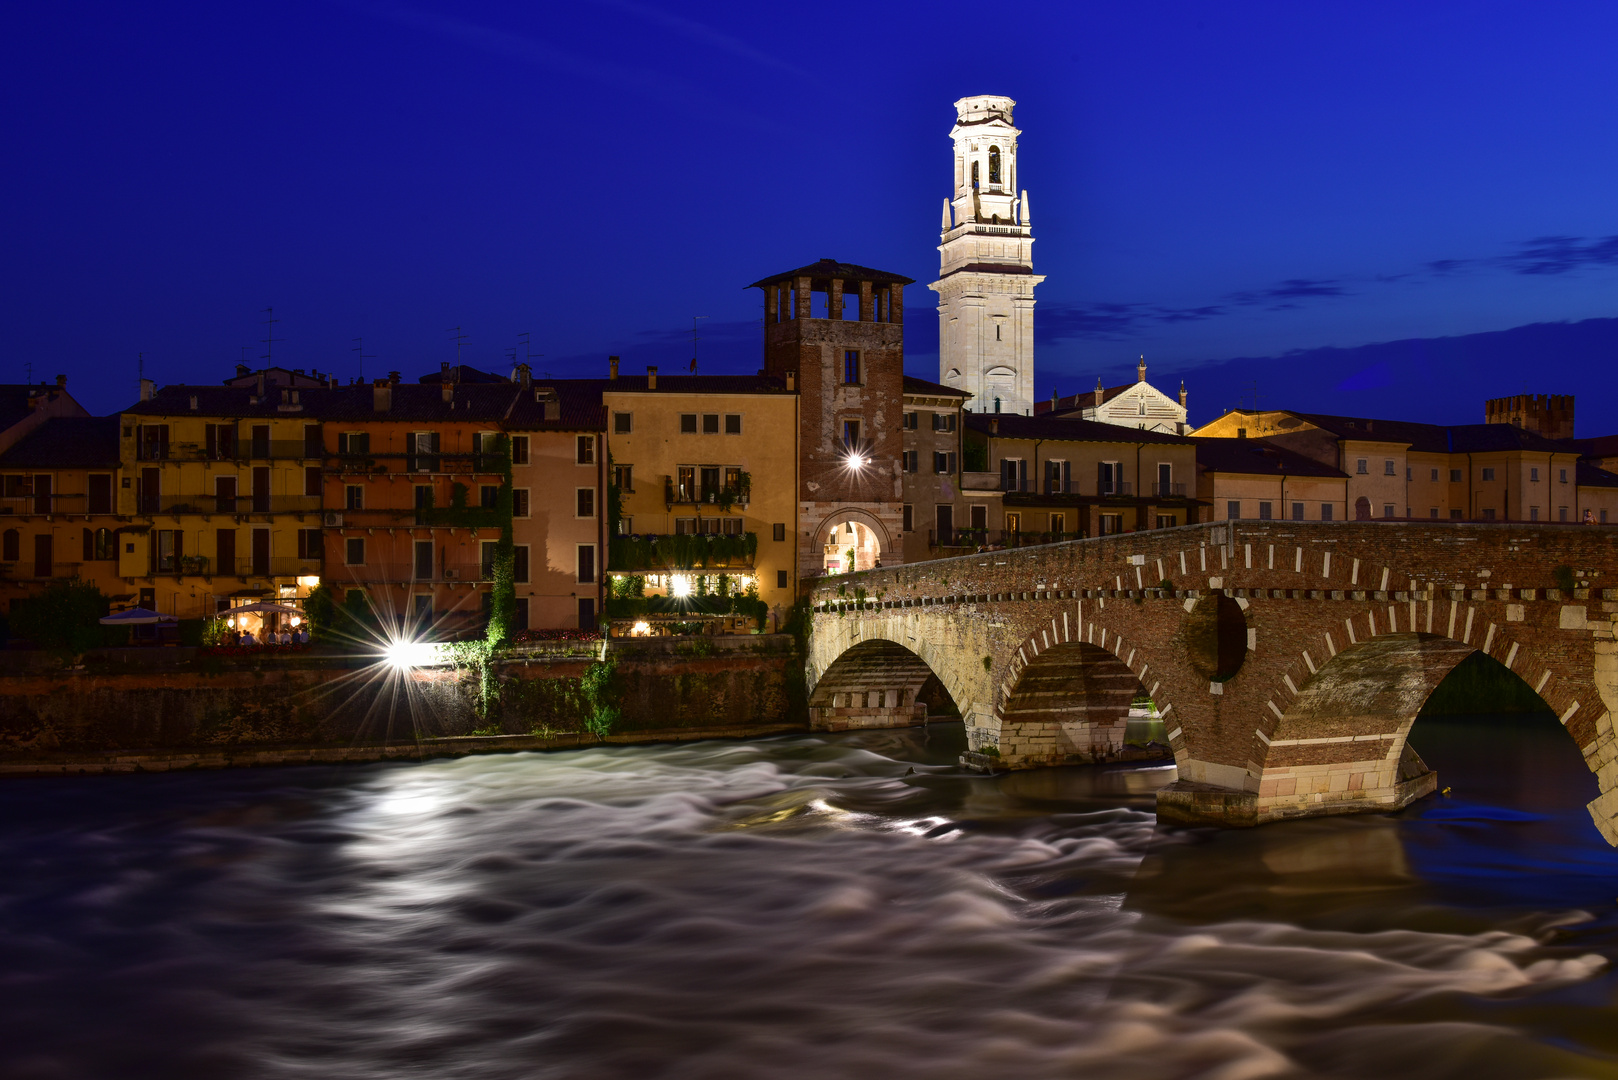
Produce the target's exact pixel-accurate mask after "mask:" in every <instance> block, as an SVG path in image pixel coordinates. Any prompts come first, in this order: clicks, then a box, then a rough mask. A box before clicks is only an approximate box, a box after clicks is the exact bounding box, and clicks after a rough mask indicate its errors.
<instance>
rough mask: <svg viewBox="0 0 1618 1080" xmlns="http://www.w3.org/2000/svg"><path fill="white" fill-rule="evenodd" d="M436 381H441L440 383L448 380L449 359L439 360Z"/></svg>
mask: <svg viewBox="0 0 1618 1080" xmlns="http://www.w3.org/2000/svg"><path fill="white" fill-rule="evenodd" d="M438 381H439V382H441V383H444V382H449V361H448V360H444V361H442V362H440V363H439V365H438Z"/></svg>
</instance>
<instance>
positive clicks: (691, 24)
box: [596, 0, 809, 76]
mask: <svg viewBox="0 0 1618 1080" xmlns="http://www.w3.org/2000/svg"><path fill="white" fill-rule="evenodd" d="M596 2H597V3H599V4H601V5H602V6H604V7H612V8H617V9H618V10H619V11H627V12H629V13H630V14H631V15H637V16H639V17H640V18H642V19H645V20H646V21H647V22H652V23H657V24H659V25H661V26H666V27H668V28H669V29H670V30H674V31H676V32H678V33H680V34H683V35H685V36H686V37H688V38H690V39H691V40H692V41H697V42H701V43H702V44H704V45H708V46H710V47H712V48H715V49H719V50H720V51H721V52H728V53H730V54H731V55H732V56H739V57H741V58H742V59H743V60H751V61H753V63H755V64H759V65H761V66H763V67H768V68H775V69H776V70H778V71H785V72H787V73H788V74H791V75H799V76H807V75H808V74H809V73H808V72H806V71H804V70H803V69H802V68H799V67H794V66H793V65H792V64H789V63H787V62H786V61H785V60H782V59H780V58H779V57H776V56H771V55H770V54H769V53H767V52H763V51H761V50H759V49H755V48H754V47H753V46H751V45H749V44H748V43H747V42H745V41H743V40H741V39H740V38H734V37H731V36H730V35H729V34H725V33H721V32H720V31H718V30H715V29H714V28H713V27H711V26H708V25H707V24H706V23H700V22H697V21H696V20H694V19H687V18H684V17H683V16H680V15H675V14H672V13H670V12H667V11H659V10H658V9H656V8H651V7H647V6H646V5H644V4H637V3H635V2H634V0H596Z"/></svg>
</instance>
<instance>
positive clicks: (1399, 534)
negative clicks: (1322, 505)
mask: <svg viewBox="0 0 1618 1080" xmlns="http://www.w3.org/2000/svg"><path fill="white" fill-rule="evenodd" d="M1569 584H1571V585H1572V588H1568V587H1567V586H1568V585H1569ZM1210 597H1224V598H1226V599H1228V600H1230V601H1234V603H1235V604H1236V605H1238V607H1239V608H1240V613H1241V615H1240V620H1239V621H1233V620H1231V619H1228V618H1224V617H1223V616H1221V617H1220V618H1217V619H1215V618H1213V617H1212V616H1209V615H1208V614H1207V611H1208V608H1207V607H1206V606H1204V607H1203V608H1202V609H1201V611H1202V614H1197V612H1198V610H1199V609H1198V605H1199V602H1203V601H1205V600H1207V599H1208V598H1210ZM812 599H813V601H814V616H813V630H812V633H811V636H810V642H809V657H808V663H807V677H808V681H809V684H810V688H811V692H813V691H814V689H815V688H816V686H817V684H818V681H819V680H820V678H821V677H822V676H823V675H824V674H825V673H827V672H828V670H829V669H830V668H831V667H832V665H833V664H834V663H835V662H836V661H837V659H838V658H839V657H840V656H841V655H842V654H843V653H844V652H847V651H848V650H849V649H850V648H852V647H853V646H854V645H856V644H858V643H860V642H862V641H868V640H872V639H881V640H885V641H890V642H892V643H894V644H896V645H899V646H902V647H903V648H904V649H906V650H908V651H909V652H910V653H912V654H913V655H914V656H915V657H917V658H918V659H919V660H920V661H921V662H922V663H924V664H925V665H926V666H927V668H928V669H929V670H930V671H931V672H933V673H934V674H936V675H937V676H938V678H939V679H940V681H941V682H942V684H943V686H944V687H945V689H946V690H947V691H948V692H949V694H950V696H951V698H953V700H954V702H955V703H956V705H957V706H958V707H959V708H960V710H961V714H962V716H963V718H964V719H965V721H966V725H967V735H968V738H969V741H970V745H971V747H972V753H971V754H969V755H968V758H969V760H977V761H980V762H981V761H997V764H998V765H999V766H1000V767H1005V768H1031V767H1036V766H1039V765H1045V764H1053V763H1058V762H1063V761H1084V760H1101V759H1103V758H1104V757H1105V756H1106V754H1105V748H1106V746H1107V745H1108V738H1107V736H1108V733H1107V732H1105V731H1102V730H1100V728H1102V727H1105V726H1106V723H1105V719H1106V718H1105V716H1104V715H1103V714H1102V713H1101V712H1098V714H1097V718H1096V720H1095V721H1094V722H1093V723H1092V726H1091V727H1084V726H1083V725H1084V724H1086V723H1091V721H1089V720H1088V719H1079V712H1077V711H1075V710H1073V709H1068V710H1067V711H1066V713H1065V714H1064V715H1061V716H1058V715H1056V714H1055V713H1052V714H1051V715H1046V716H1043V717H1041V716H1039V715H1038V712H1039V710H1038V709H1029V708H1028V707H1027V704H1026V703H1027V702H1028V701H1032V700H1035V699H1033V698H1027V697H1024V698H1021V699H1019V696H1018V695H1019V692H1021V693H1023V694H1025V695H1026V694H1028V693H1029V692H1030V691H1031V690H1032V689H1033V688H1034V687H1036V686H1039V685H1040V684H1041V683H1043V682H1044V681H1045V680H1046V679H1047V677H1048V676H1046V675H1042V674H1041V671H1042V670H1046V669H1043V668H1036V667H1035V665H1036V664H1039V663H1040V658H1041V657H1044V656H1046V654H1048V653H1053V651H1054V652H1055V654H1056V655H1055V656H1053V657H1052V658H1051V659H1050V661H1049V662H1050V663H1052V664H1056V663H1058V662H1060V663H1063V664H1068V665H1073V664H1077V665H1078V670H1077V671H1075V670H1072V669H1071V668H1070V669H1069V670H1068V671H1067V673H1066V674H1065V675H1063V676H1061V677H1059V678H1058V680H1057V681H1058V682H1059V683H1060V684H1061V685H1062V686H1063V687H1064V691H1065V692H1066V693H1067V694H1068V696H1069V698H1070V699H1074V700H1083V699H1086V698H1087V695H1088V693H1089V691H1088V689H1087V688H1086V687H1087V685H1088V684H1087V682H1086V680H1088V679H1090V677H1091V669H1090V667H1089V665H1095V664H1097V663H1100V662H1101V661H1102V660H1104V659H1105V657H1108V656H1110V657H1111V660H1110V661H1107V662H1109V663H1117V664H1119V665H1121V666H1122V668H1123V669H1125V670H1127V671H1128V672H1129V673H1130V674H1131V675H1132V676H1133V677H1134V678H1135V679H1136V680H1137V682H1138V683H1139V684H1140V686H1142V687H1144V688H1145V690H1146V692H1147V693H1148V694H1149V695H1150V696H1151V697H1152V698H1153V699H1154V700H1155V701H1156V702H1157V704H1158V710H1159V712H1160V713H1161V714H1163V715H1164V718H1165V721H1166V724H1167V727H1168V729H1169V732H1168V733H1169V736H1170V742H1171V746H1172V748H1173V752H1174V758H1175V763H1176V765H1177V766H1178V767H1179V780H1178V781H1177V782H1176V783H1175V784H1174V785H1172V786H1171V787H1170V788H1169V789H1167V790H1165V791H1164V792H1163V793H1162V794H1161V795H1160V796H1159V800H1158V805H1159V811H1160V813H1161V814H1162V815H1163V816H1164V817H1165V818H1166V819H1178V820H1197V821H1212V822H1220V823H1225V824H1257V823H1261V822H1264V821H1271V820H1276V819H1279V818H1284V817H1293V816H1301V815H1314V814H1328V813H1346V812H1354V811H1364V810H1386V809H1393V808H1396V807H1398V806H1401V805H1404V804H1405V803H1408V802H1409V801H1410V800H1411V799H1414V798H1417V797H1419V796H1420V795H1421V794H1423V793H1424V792H1425V791H1427V790H1430V789H1431V787H1432V786H1433V783H1434V780H1435V778H1434V777H1433V775H1432V774H1431V773H1430V772H1429V771H1428V770H1427V769H1426V767H1425V765H1424V764H1422V763H1421V761H1420V759H1419V758H1418V757H1415V756H1414V755H1413V754H1409V755H1407V754H1406V753H1405V735H1406V733H1407V732H1408V731H1409V728H1410V724H1411V722H1412V721H1413V719H1414V717H1415V714H1416V713H1417V712H1418V711H1419V710H1420V707H1421V703H1422V702H1423V701H1425V700H1426V697H1427V695H1428V694H1429V693H1431V691H1432V689H1433V688H1434V687H1436V686H1437V685H1438V683H1439V682H1440V681H1442V679H1443V677H1444V675H1446V674H1448V672H1449V671H1450V670H1451V669H1452V668H1453V667H1454V665H1455V664H1456V663H1459V662H1460V660H1461V659H1463V658H1464V657H1465V656H1467V655H1469V654H1470V653H1471V652H1473V651H1478V650H1481V651H1483V652H1485V653H1487V654H1488V655H1489V656H1491V657H1493V658H1494V659H1496V660H1498V661H1499V662H1500V663H1502V664H1504V665H1505V666H1506V667H1507V668H1510V669H1511V670H1513V671H1515V672H1516V673H1517V674H1518V675H1519V677H1521V678H1522V679H1523V680H1524V681H1525V682H1527V683H1528V685H1529V686H1530V687H1532V688H1533V689H1534V690H1535V692H1536V693H1538V694H1539V695H1540V696H1541V697H1542V698H1543V699H1544V700H1545V702H1546V704H1547V705H1548V706H1549V707H1550V708H1551V709H1552V710H1553V711H1554V712H1555V713H1556V714H1557V715H1558V717H1560V718H1561V720H1562V723H1563V724H1564V726H1565V727H1566V728H1567V730H1568V733H1569V734H1570V735H1571V736H1572V737H1573V739H1574V741H1575V742H1576V743H1577V745H1578V746H1579V747H1580V749H1581V750H1582V751H1583V753H1584V756H1585V760H1586V761H1587V763H1588V764H1589V765H1590V768H1591V771H1592V772H1594V773H1596V775H1597V778H1598V783H1599V785H1600V790H1601V795H1600V797H1599V798H1597V799H1596V800H1595V801H1594V802H1592V803H1591V805H1590V813H1591V816H1592V817H1593V818H1594V819H1595V822H1596V824H1597V826H1598V827H1599V828H1600V829H1601V830H1602V832H1603V834H1604V835H1605V836H1607V838H1608V840H1609V841H1612V842H1614V843H1618V745H1615V740H1614V735H1613V731H1612V713H1613V711H1614V709H1618V643H1615V642H1614V637H1613V618H1614V612H1618V530H1608V529H1602V528H1599V527H1591V526H1582V525H1545V524H1539V523H1532V524H1530V523H1501V524H1466V525H1447V524H1435V525H1421V524H1417V523H1411V522H1382V521H1377V522H1364V523H1324V524H1321V523H1303V522H1234V523H1221V524H1217V525H1213V524H1209V525H1190V526H1182V527H1180V528H1176V529H1162V530H1156V531H1152V532H1144V533H1132V534H1125V535H1121V536H1109V537H1100V538H1097V539H1093V540H1083V541H1074V542H1069V543H1064V544H1052V545H1047V546H1044V547H1034V548H1023V549H1018V550H1016V551H995V552H985V553H981V554H978V555H969V556H962V557H960V558H955V559H946V560H939V561H936V562H928V563H919V564H911V565H909V566H902V567H894V568H887V569H883V570H878V571H871V572H867V573H861V574H854V575H848V576H844V577H839V578H836V579H833V580H830V581H827V582H822V583H820V584H818V585H817V586H816V587H815V588H814V591H813V596H812ZM1210 625H1214V626H1215V627H1216V630H1217V632H1218V633H1222V634H1225V635H1227V636H1228V635H1229V634H1230V633H1237V634H1245V638H1246V641H1245V642H1244V643H1243V642H1240V641H1239V639H1238V641H1237V645H1238V646H1241V645H1245V653H1244V655H1243V656H1242V657H1241V662H1240V663H1239V664H1237V663H1234V662H1233V660H1232V659H1231V658H1228V657H1224V656H1223V653H1222V652H1221V650H1220V649H1218V648H1214V649H1213V651H1212V652H1210V651H1209V650H1210V646H1209V644H1208V640H1207V635H1208V633H1209V629H1208V628H1209V626H1210ZM1074 643H1082V644H1084V645H1088V646H1093V647H1094V648H1095V649H1096V650H1100V652H1099V653H1097V652H1091V651H1088V650H1082V649H1081V650H1078V651H1077V652H1076V653H1075V652H1073V651H1072V650H1067V649H1065V648H1064V647H1065V646H1068V645H1071V644H1074ZM1226 644H1227V645H1228V638H1227V641H1226ZM1060 657H1066V659H1063V660H1060V661H1059V660H1058V658H1060ZM1210 657H1213V659H1211V660H1210ZM1210 665H1211V666H1212V668H1213V669H1214V670H1213V677H1210V675H1209V671H1210ZM1232 668H1234V673H1230V669H1232ZM1049 670H1055V669H1054V668H1053V669H1049ZM1100 670H1101V669H1100V668H1095V669H1094V671H1095V672H1097V673H1099V671H1100ZM1046 689H1047V690H1048V689H1049V687H1046ZM1041 692H1043V691H1041Z"/></svg>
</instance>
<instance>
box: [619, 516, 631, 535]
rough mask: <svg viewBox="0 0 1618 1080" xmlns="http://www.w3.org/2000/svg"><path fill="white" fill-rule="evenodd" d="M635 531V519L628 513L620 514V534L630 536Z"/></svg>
mask: <svg viewBox="0 0 1618 1080" xmlns="http://www.w3.org/2000/svg"><path fill="white" fill-rule="evenodd" d="M634 531H635V519H634V518H633V517H631V516H630V515H628V514H619V515H618V535H619V536H628V535H629V534H631V533H633V532H634Z"/></svg>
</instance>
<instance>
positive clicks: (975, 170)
mask: <svg viewBox="0 0 1618 1080" xmlns="http://www.w3.org/2000/svg"><path fill="white" fill-rule="evenodd" d="M977 189H978V163H977V162H975V161H974V162H972V190H973V191H976V190H977Z"/></svg>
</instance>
